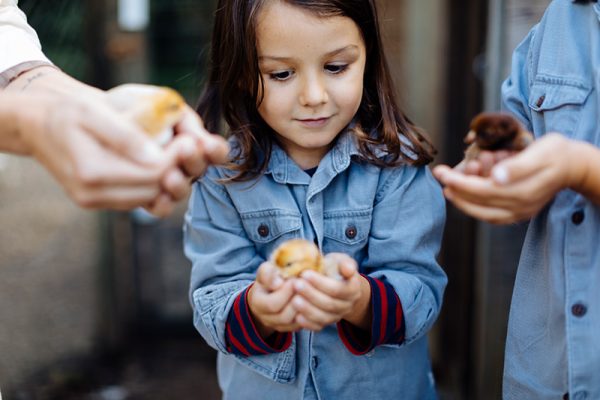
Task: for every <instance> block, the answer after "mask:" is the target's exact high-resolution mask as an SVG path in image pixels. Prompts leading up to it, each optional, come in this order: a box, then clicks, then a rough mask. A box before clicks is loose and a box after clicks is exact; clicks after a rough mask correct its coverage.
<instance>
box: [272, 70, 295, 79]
mask: <svg viewBox="0 0 600 400" xmlns="http://www.w3.org/2000/svg"><path fill="white" fill-rule="evenodd" d="M291 77H292V71H277V72H271V73H270V74H269V78H271V79H273V80H276V81H285V80H288V79H290V78H291Z"/></svg>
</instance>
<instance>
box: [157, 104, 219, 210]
mask: <svg viewBox="0 0 600 400" xmlns="http://www.w3.org/2000/svg"><path fill="white" fill-rule="evenodd" d="M174 131H175V137H174V138H173V140H172V141H171V142H170V143H168V144H167V146H166V148H165V150H166V152H167V154H168V159H169V160H174V163H173V164H172V166H171V168H169V169H168V170H167V171H166V173H165V174H164V176H163V179H162V180H161V185H162V188H163V191H162V193H161V194H160V195H159V196H158V197H157V198H156V199H155V200H154V201H153V202H152V204H151V205H149V206H148V207H147V209H148V211H150V212H151V213H153V214H154V215H157V216H164V215H168V214H170V213H171V211H172V210H173V207H174V205H175V202H177V201H179V200H181V199H183V198H185V197H186V196H187V194H188V193H189V190H190V179H191V178H195V177H198V176H200V175H202V174H203V173H204V171H205V170H206V167H207V166H208V165H209V164H220V163H223V162H225V161H226V160H227V155H228V153H229V146H228V145H227V142H225V140H224V139H223V138H222V137H220V136H217V135H214V134H210V133H208V132H207V131H206V130H205V129H204V126H203V124H202V121H201V119H200V117H198V115H197V114H196V112H195V111H194V110H192V109H191V108H190V107H189V106H186V107H185V112H184V114H183V118H182V119H181V120H180V121H179V122H178V123H177V124H176V125H175V127H174Z"/></svg>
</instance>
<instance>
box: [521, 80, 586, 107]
mask: <svg viewBox="0 0 600 400" xmlns="http://www.w3.org/2000/svg"><path fill="white" fill-rule="evenodd" d="M591 91H592V89H591V88H590V87H587V86H585V85H583V84H579V83H575V82H569V83H566V82H547V81H544V80H538V81H536V82H535V83H534V84H533V86H532V88H531V92H530V97H529V107H530V108H531V109H532V110H534V111H538V112H543V111H547V110H554V109H557V108H560V107H562V106H565V105H568V104H572V105H581V104H583V103H585V100H586V99H587V98H588V96H589V94H590V93H591Z"/></svg>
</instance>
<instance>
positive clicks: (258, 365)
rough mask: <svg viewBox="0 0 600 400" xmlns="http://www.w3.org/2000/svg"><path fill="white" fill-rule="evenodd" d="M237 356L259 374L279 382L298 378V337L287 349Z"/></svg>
mask: <svg viewBox="0 0 600 400" xmlns="http://www.w3.org/2000/svg"><path fill="white" fill-rule="evenodd" d="M235 358H236V359H237V360H238V361H239V362H240V363H242V364H244V365H245V366H247V367H248V368H250V369H252V370H253V371H255V372H257V373H258V374H260V375H262V376H264V377H266V378H268V379H271V380H273V381H275V382H278V383H290V382H293V381H295V380H296V339H295V338H294V339H293V340H292V344H291V345H290V347H288V348H287V350H285V351H283V352H281V353H271V354H264V355H259V356H250V357H244V356H240V355H237V354H236V355H235Z"/></svg>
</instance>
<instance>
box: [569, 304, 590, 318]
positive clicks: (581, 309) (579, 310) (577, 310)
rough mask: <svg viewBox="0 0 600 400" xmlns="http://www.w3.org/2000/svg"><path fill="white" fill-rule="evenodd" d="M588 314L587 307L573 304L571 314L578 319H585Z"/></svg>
mask: <svg viewBox="0 0 600 400" xmlns="http://www.w3.org/2000/svg"><path fill="white" fill-rule="evenodd" d="M586 312H587V307H586V306H584V305H583V304H581V303H577V304H573V307H571V313H573V315H574V316H576V317H583V316H584V315H585V313H586Z"/></svg>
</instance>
